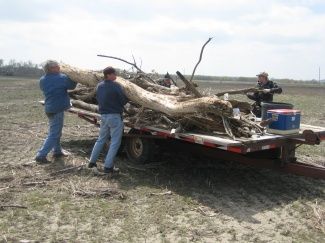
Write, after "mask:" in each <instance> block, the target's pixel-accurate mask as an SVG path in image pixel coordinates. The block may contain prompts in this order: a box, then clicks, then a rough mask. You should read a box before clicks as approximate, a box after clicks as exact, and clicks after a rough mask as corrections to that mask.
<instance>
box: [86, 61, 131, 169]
mask: <svg viewBox="0 0 325 243" xmlns="http://www.w3.org/2000/svg"><path fill="white" fill-rule="evenodd" d="M103 73H104V80H103V81H101V82H100V83H99V84H98V86H97V92H96V98H97V101H98V108H99V113H100V114H101V123H100V130H99V137H98V138H97V141H96V143H95V145H94V148H93V150H92V152H91V156H90V162H89V164H88V167H89V168H93V167H97V165H96V162H97V159H98V156H99V154H100V152H101V150H102V149H103V147H104V145H105V143H106V141H107V140H108V139H109V137H110V138H111V141H110V146H109V150H108V153H107V155H106V158H105V163H104V173H107V174H109V173H114V172H119V169H118V168H117V167H114V158H115V156H116V154H117V151H118V149H119V147H120V145H121V140H122V136H123V119H122V113H123V107H124V105H125V104H126V103H127V102H128V99H127V97H126V96H125V94H124V92H123V90H122V88H121V86H120V85H119V84H118V83H117V82H115V80H116V71H115V69H114V68H113V67H107V68H105V69H104V71H103Z"/></svg>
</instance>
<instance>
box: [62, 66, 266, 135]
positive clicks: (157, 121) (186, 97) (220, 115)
mask: <svg viewBox="0 0 325 243" xmlns="http://www.w3.org/2000/svg"><path fill="white" fill-rule="evenodd" d="M61 72H62V73H65V74H66V75H68V76H69V77H70V79H72V80H73V81H75V82H77V83H78V86H77V88H76V89H75V90H72V91H70V92H69V94H70V97H71V99H72V104H73V106H75V107H77V108H81V109H84V110H87V111H91V112H94V113H98V106H97V101H96V98H95V97H96V86H97V84H98V82H100V81H101V80H103V75H102V72H98V71H90V70H83V69H79V68H76V67H72V66H70V65H67V64H63V63H62V64H61ZM177 75H178V76H179V78H180V80H182V81H183V82H184V83H185V87H184V88H178V87H173V88H167V87H164V86H161V85H159V84H158V83H157V82H155V80H154V79H153V77H154V75H152V74H146V73H144V72H143V71H142V70H141V71H139V70H137V72H133V73H131V72H125V71H119V73H118V77H117V79H116V82H118V83H119V84H120V85H121V87H122V88H123V90H124V92H125V94H126V96H127V97H128V99H129V100H130V102H129V103H128V104H127V105H126V107H125V113H124V117H125V122H126V123H127V124H128V125H131V126H138V127H139V126H150V125H151V126H156V127H161V128H163V129H177V131H196V132H197V131H199V132H204V133H209V134H211V133H216V134H224V135H227V136H230V137H231V138H235V137H250V136H252V135H253V134H257V133H262V132H263V128H262V127H261V126H260V125H259V124H257V123H255V122H253V121H252V120H251V119H250V114H249V104H248V103H246V102H241V101H237V100H229V101H227V100H223V99H220V98H218V97H217V96H216V95H213V96H205V95H203V94H201V93H200V92H199V91H198V90H197V89H196V87H195V85H194V83H193V82H192V81H189V80H187V79H186V78H185V77H184V76H183V75H182V74H181V73H179V72H177ZM235 107H239V108H240V110H241V111H242V115H241V116H240V118H239V119H238V118H235V117H233V108H235Z"/></svg>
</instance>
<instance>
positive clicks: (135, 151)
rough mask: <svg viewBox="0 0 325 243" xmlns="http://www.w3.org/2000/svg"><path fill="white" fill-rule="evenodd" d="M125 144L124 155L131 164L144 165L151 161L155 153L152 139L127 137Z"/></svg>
mask: <svg viewBox="0 0 325 243" xmlns="http://www.w3.org/2000/svg"><path fill="white" fill-rule="evenodd" d="M125 142H126V143H125V150H126V154H127V157H128V159H129V160H130V161H131V162H132V163H136V164H145V163H147V162H150V161H151V160H152V158H153V156H154V152H155V142H154V141H153V139H148V138H141V137H128V138H127V139H126V141H125Z"/></svg>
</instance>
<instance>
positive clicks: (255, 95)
mask: <svg viewBox="0 0 325 243" xmlns="http://www.w3.org/2000/svg"><path fill="white" fill-rule="evenodd" d="M246 96H247V98H248V99H250V100H254V101H258V99H259V98H258V93H257V92H255V93H253V94H250V93H248V94H246Z"/></svg>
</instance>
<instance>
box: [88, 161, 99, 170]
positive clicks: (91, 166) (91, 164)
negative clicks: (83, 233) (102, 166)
mask: <svg viewBox="0 0 325 243" xmlns="http://www.w3.org/2000/svg"><path fill="white" fill-rule="evenodd" d="M94 167H96V168H97V164H96V163H92V162H89V164H88V168H89V169H91V168H94Z"/></svg>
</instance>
